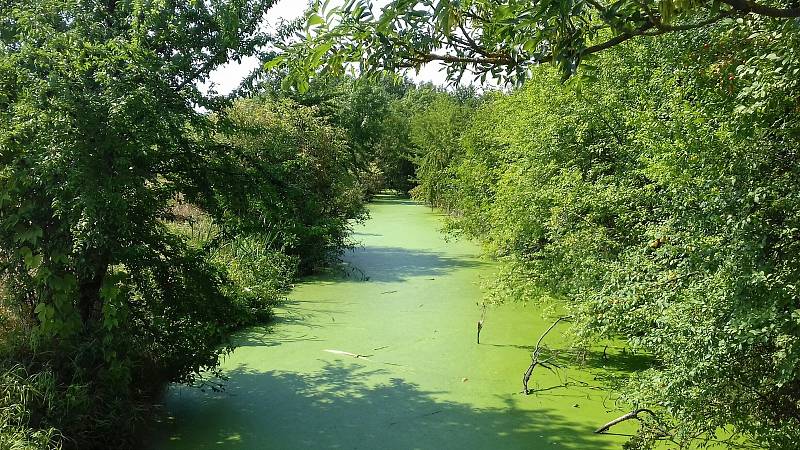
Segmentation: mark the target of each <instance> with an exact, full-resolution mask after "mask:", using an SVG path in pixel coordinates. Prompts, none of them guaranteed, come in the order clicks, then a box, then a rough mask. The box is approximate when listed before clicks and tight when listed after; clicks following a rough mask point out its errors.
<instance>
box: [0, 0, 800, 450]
mask: <svg viewBox="0 0 800 450" xmlns="http://www.w3.org/2000/svg"><path fill="white" fill-rule="evenodd" d="M401 3H402V5H401ZM412 3H415V2H394V3H392V4H391V5H394V8H395V9H394V10H392V9H389V10H388V11H389V12H391V13H392V14H386V13H384V15H383V16H382V17H381V18H380V19H375V23H376V24H377V25H376V26H382V27H385V28H384V29H379V30H378V31H379V33H377V34H371V35H357V34H355V33H354V31H353V29H352V28H348V27H352V23H349V22H348V21H347V20H346V19H347V15H348V14H350V15H351V16H353V17H355V16H358V19H359V21H358V24H360V25H359V26H370V24H371V23H372V22H370V20H369V19H370V17H368V16H364V14H365V12H364V10H359V9H358V8H359V5H360V4H361V2H350V9H347V8H344V9H340V10H336V11H335V12H338V13H340V14H342V15H343V16H344V19H343V20H342V21H341V24H340V25H339V26H331V27H330V29H328V28H327V27H328V25H327V24H326V23H325V22H326V20H327V19H328V16H326V15H324V14H317V12H315V10H310V11H309V13H308V14H307V15H306V17H305V19H304V21H303V23H300V22H298V23H294V24H288V25H286V27H285V28H284V29H283V30H281V32H280V33H278V34H277V35H275V36H270V35H266V34H264V33H263V32H262V31H260V28H259V23H260V21H261V20H262V19H263V15H264V13H265V12H266V11H267V10H268V9H269V7H270V6H271V4H272V2H271V1H268V0H261V1H249V2H239V1H231V2H225V1H217V2H210V3H209V4H207V5H206V4H198V3H195V2H189V1H175V2H172V3H171V5H172V6H171V7H169V8H167V7H166V6H165V5H163V4H161V3H159V2H124V1H119V2H114V1H112V2H100V1H97V2H92V1H90V2H79V1H68V0H37V1H33V2H16V1H13V0H6V1H5V2H2V1H0V288H2V292H1V293H0V392H2V395H0V448H32V449H33V448H60V447H63V448H110V447H118V448H125V447H134V446H135V445H136V443H137V434H136V433H137V430H138V429H139V428H140V425H141V424H142V423H145V422H146V420H147V417H148V415H149V414H150V411H151V409H150V405H151V403H152V402H153V401H154V400H155V399H156V397H157V395H158V394H159V393H160V391H161V389H162V388H163V387H164V385H165V384H166V383H168V382H180V383H189V384H194V385H196V386H198V387H200V388H210V389H216V388H220V387H221V386H220V384H219V383H220V379H219V378H218V377H217V376H218V375H220V374H219V373H217V371H216V370H215V368H216V367H217V366H218V364H219V361H220V358H221V357H223V356H224V355H225V354H226V353H227V352H229V351H230V350H231V346H230V344H229V342H230V341H229V337H230V335H231V333H233V332H235V331H236V330H239V329H241V328H243V327H246V326H249V325H253V324H259V323H264V322H265V321H267V320H269V317H270V314H271V308H272V307H273V306H274V305H275V304H277V303H278V302H280V301H281V299H282V298H283V296H284V295H285V294H286V292H287V291H288V290H289V289H290V288H291V286H292V283H293V282H294V280H295V279H296V277H297V276H300V275H305V274H310V273H314V272H318V271H321V270H330V269H331V268H332V267H335V265H336V261H337V258H338V256H339V255H340V252H341V251H342V250H343V249H345V248H347V247H348V246H349V245H351V243H350V241H349V238H348V235H349V230H350V226H351V224H352V223H354V221H359V220H364V219H365V218H366V209H365V202H367V201H368V200H369V199H370V197H371V196H372V195H374V194H376V193H377V192H379V191H381V190H385V189H392V190H396V191H399V192H410V194H411V195H412V196H413V197H414V198H416V199H419V200H422V201H425V202H427V203H429V204H431V205H433V206H436V207H439V208H441V209H443V210H444V211H446V212H448V213H449V216H450V218H449V219H448V221H447V225H446V229H447V230H448V231H449V232H452V233H455V234H458V235H464V236H468V237H470V238H475V239H478V240H480V241H482V242H484V243H485V247H486V250H487V253H488V254H489V255H490V256H491V257H494V258H497V259H499V260H501V261H502V262H503V265H502V270H501V272H500V274H499V275H498V279H497V280H496V281H495V282H494V283H493V285H492V286H491V289H490V291H489V292H488V294H487V295H488V296H489V298H490V299H491V300H494V301H513V300H522V301H528V302H541V303H547V304H555V305H559V306H560V307H563V308H564V309H565V310H566V311H568V317H569V322H570V323H571V326H570V332H571V334H572V337H573V342H574V345H575V346H585V345H589V344H591V343H592V342H596V341H597V340H599V339H606V338H612V339H622V340H624V341H625V342H626V343H627V345H628V346H629V347H630V348H631V349H632V350H634V351H637V352H641V353H644V354H648V355H651V356H652V363H651V364H650V366H649V367H647V368H646V369H644V370H642V371H639V372H636V373H633V374H632V375H631V376H630V377H628V378H625V379H620V380H616V384H615V385H614V386H613V387H614V388H615V389H618V390H619V392H620V393H621V394H622V395H623V399H624V400H625V401H626V402H628V403H629V404H630V405H631V406H632V407H633V408H646V409H648V410H650V411H652V412H653V414H651V415H642V416H641V417H640V424H641V427H640V430H639V433H638V434H637V435H636V436H635V437H634V438H632V439H631V441H630V442H629V443H628V444H627V445H628V446H629V447H630V448H649V447H651V446H653V445H656V444H657V443H658V442H663V441H665V440H666V441H668V442H671V443H672V444H674V445H678V446H683V447H692V446H698V445H702V444H703V442H708V439H711V438H717V439H729V440H731V442H737V443H741V442H744V443H747V444H752V445H756V446H761V447H766V448H793V445H795V443H796V442H798V441H800V303H798V293H797V283H798V278H799V277H800V261H798V260H797V256H796V255H797V254H798V250H800V249H798V242H800V239H799V238H800V235H798V233H800V232H799V231H798V230H800V195H799V194H798V193H799V192H800V191H798V188H797V186H798V185H800V184H798V181H800V180H799V179H798V176H799V175H800V169H798V167H797V166H798V165H797V162H798V151H799V150H800V148H799V147H800V52H799V50H798V48H800V45H798V44H800V42H799V41H800V33H799V31H800V30H799V29H798V28H800V24H799V23H798V21H797V20H796V19H791V18H790V19H786V18H781V17H778V18H775V17H770V16H769V15H768V14H759V13H758V12H753V11H749V12H747V11H745V12H742V11H739V10H737V9H735V5H733V6H730V5H729V7H728V6H724V5H728V3H727V2H726V3H723V7H721V6H720V4H719V3H717V5H718V6H717V12H716V13H714V14H720V15H724V17H720V18H719V19H718V20H714V21H711V20H702V19H703V18H704V17H706V16H703V14H706V15H708V14H711V13H706V12H705V11H700V12H698V11H697V10H695V9H692V8H690V7H687V6H680V5H678V6H674V4H673V3H671V2H670V5H673V6H674V8H673V9H670V8H672V7H668V8H666V9H659V10H658V11H659V12H658V14H660V16H659V17H660V19H659V20H661V21H662V22H659V23H661V24H662V28H658V29H664V30H666V31H664V32H663V33H659V34H664V36H659V37H657V38H656V37H651V38H640V39H632V37H633V36H640V35H642V34H644V33H645V32H644V31H643V32H642V34H638V35H637V34H635V33H634V31H631V29H628V28H625V27H626V26H627V25H625V24H624V23H622V24H621V23H617V22H614V20H617V19H619V18H620V17H623V16H624V17H627V18H629V19H630V18H631V17H633V18H634V19H630V20H634V21H636V20H638V21H645V22H644V23H645V25H646V24H647V23H650V22H647V20H652V19H651V18H646V17H645V16H637V15H636V13H634V12H631V10H630V8H631V4H635V3H636V2H633V3H629V2H618V3H614V5H618V7H617V9H616V10H614V14H612V13H611V12H608V11H606V12H607V16H603V18H602V20H601V19H598V18H595V19H594V20H598V21H600V23H606V24H608V23H612V29H614V30H616V31H615V32H616V33H617V34H616V36H626V34H625V33H627V34H629V35H631V36H629V37H628V38H626V39H622V40H620V42H619V43H617V44H615V45H613V46H609V47H608V48H604V49H602V51H597V52H595V51H592V52H587V51H586V50H587V49H593V46H592V45H591V44H592V42H595V41H599V40H600V39H601V38H602V37H604V36H605V35H603V34H602V33H599V34H596V35H590V34H586V35H582V38H583V41H580V43H581V45H583V51H582V52H581V51H577V50H576V49H579V47H580V45H578V44H576V42H577V41H576V42H573V41H570V42H569V43H570V45H572V47H570V46H566V45H565V46H564V47H558V49H559V50H560V51H562V53H555V54H553V56H551V57H550V58H551V60H552V62H554V64H531V65H530V66H526V67H522V68H521V69H520V67H519V64H508V65H510V66H513V67H511V68H510V69H508V72H504V71H503V70H505V69H502V67H504V63H507V62H508V61H509V60H503V59H502V57H505V56H503V55H502V54H501V53H502V52H496V53H497V54H496V55H494V56H492V55H488V56H487V55H480V54H479V53H480V52H478V51H477V50H475V52H477V53H476V54H467V53H465V52H463V51H462V53H461V56H460V57H459V58H460V59H458V60H455V61H448V60H446V59H437V58H430V59H428V60H427V61H430V60H443V61H444V62H445V63H446V64H448V66H447V67H448V71H449V72H448V73H449V74H450V75H451V76H452V77H453V78H454V79H458V78H459V77H461V75H462V74H463V72H464V70H465V69H466V68H467V66H468V65H470V64H475V65H477V66H476V67H477V69H476V70H477V72H478V81H480V77H481V76H484V79H485V78H486V76H487V75H491V76H493V77H495V78H498V79H500V80H505V79H507V80H509V81H514V80H516V81H517V82H518V85H517V86H516V87H514V88H513V89H510V90H509V91H508V92H483V91H480V90H476V89H472V88H450V89H447V90H445V89H442V88H437V87H434V86H415V85H413V84H412V83H410V82H408V81H406V80H404V79H403V78H402V76H401V75H400V72H397V71H398V70H399V69H401V68H402V67H404V66H403V64H404V63H403V61H406V63H407V62H408V61H409V60H410V61H411V63H410V64H407V65H406V66H408V65H410V66H412V67H414V65H415V64H421V63H423V62H426V57H425V56H424V55H425V53H424V52H425V51H428V52H429V53H428V55H430V54H434V53H432V52H433V51H434V50H436V48H437V47H434V46H432V45H433V44H431V43H429V42H428V41H424V40H419V39H416V38H415V37H414V36H410V37H409V36H408V35H403V34H402V33H400V32H399V31H398V32H397V33H396V34H397V36H400V37H399V38H398V37H397V36H394V35H392V33H391V27H390V25H391V23H392V21H395V22H401V23H402V20H407V21H408V22H407V23H413V24H417V25H418V24H419V22H415V21H421V20H424V21H426V22H425V23H429V24H433V25H431V26H433V27H434V28H435V29H436V30H439V31H437V32H440V33H441V32H442V31H441V30H450V31H452V30H457V29H458V28H459V27H460V28H461V30H462V31H464V30H465V27H464V26H463V24H460V23H459V22H458V21H459V20H462V18H464V17H467V18H468V17H469V16H468V14H467V13H469V12H470V11H477V12H475V13H474V14H478V17H479V18H480V19H481V20H483V19H484V18H485V17H484V16H482V15H481V14H485V15H489V16H490V19H491V20H486V21H484V22H481V23H482V25H483V26H485V27H486V28H482V29H480V34H481V36H482V37H483V38H484V39H485V40H487V42H489V43H492V44H494V45H496V46H500V47H502V45H501V44H503V43H504V42H506V41H504V39H505V40H509V39H510V40H512V41H513V42H511V44H509V45H510V47H511V48H515V49H517V50H516V51H517V52H518V53H517V55H518V54H519V52H529V53H530V54H531V55H534V56H531V57H530V58H529V60H530V61H534V62H535V61H536V60H537V58H539V59H541V60H543V62H548V61H544V59H543V58H540V57H539V56H537V55H539V54H540V53H541V46H540V45H539V44H540V43H538V44H537V42H534V43H533V44H530V43H529V42H528V41H524V42H517V41H516V39H518V35H517V34H513V33H511V32H510V31H508V30H506V31H503V30H504V28H503V27H502V26H501V25H503V24H505V22H503V21H504V20H508V17H525V16H523V15H522V14H521V13H520V14H516V15H514V14H513V13H514V11H513V9H511V10H508V11H506V10H504V9H503V7H506V5H504V4H502V2H494V3H493V2H484V1H476V2H466V3H465V4H464V5H461V6H459V7H460V8H464V10H465V11H467V13H463V14H462V15H459V14H456V13H453V14H452V15H451V14H450V12H452V11H449V10H443V9H432V10H431V11H433V12H432V13H431V14H429V15H427V16H426V15H425V14H412V15H411V18H410V19H409V18H408V17H406V18H405V19H403V17H405V16H403V8H404V7H407V6H408V5H406V4H409V5H410V4H412ZM444 3H445V2H437V3H436V4H437V5H439V4H444ZM495 3H497V4H495ZM588 3H592V2H588ZM733 3H736V2H733ZM448 4H449V3H448ZM511 4H513V5H511ZM527 4H532V2H509V5H511V6H508V8H513V7H517V8H519V7H524V6H525V5H527ZM576 4H581V5H584V6H585V3H584V2H579V3H576ZM487 5H488V6H487ZM520 5H522V6H520ZM626 5H627V6H626ZM701 5H702V6H705V4H701ZM623 6H625V7H623ZM781 6H784V5H781V3H780V2H775V5H772V6H771V7H772V8H773V9H776V10H778V8H779V7H781ZM789 6H791V5H789ZM451 7H452V8H456V7H455V6H452V5H451ZM470 8H472V9H470ZM482 8H483V9H482ZM492 8H494V9H492ZM625 8H628V9H625ZM698 8H699V7H698ZM795 9H796V7H795ZM443 11H444V12H443ZM547 11H548V12H547V13H548V14H551V13H552V11H550V10H547ZM620 11H621V12H620ZM687 11H689V12H692V13H695V14H700V15H701V22H703V24H702V26H696V27H689V26H686V24H685V23H684V22H680V19H676V22H672V25H664V23H666V22H667V20H668V19H667V16H668V15H669V14H672V15H673V16H676V17H680V15H681V14H687ZM737 11H738V13H737ZM788 11H793V10H792V9H790V10H788ZM445 12H446V14H445ZM456 12H458V10H457V11H456ZM649 12H650V13H651V14H656V13H654V12H653V11H649ZM712 13H713V11H712ZM576 15H577V16H580V14H576ZM615 17H616V19H615ZM643 17H645V18H643ZM651 17H652V16H651ZM708 17H709V18H715V17H716V15H713V16H708ZM789 17H791V16H789ZM444 18H446V20H444ZM612 19H613V20H612ZM620 20H621V19H620ZM705 22H707V23H705ZM365 24H366V25H365ZM491 24H495V25H497V27H496V28H489V25H491ZM645 25H639V26H638V28H635V30H639V29H641V28H643V27H644V26H645ZM309 26H316V27H318V28H319V27H321V28H323V29H324V31H325V32H324V33H320V34H319V36H320V40H319V41H314V40H312V39H310V38H309V36H311V35H308V34H306V35H305V37H306V38H305V39H300V40H299V41H298V38H297V35H298V33H299V34H300V36H301V37H302V36H303V33H308V29H307V28H308V27H309ZM472 26H473V27H474V26H475V24H472ZM517 26H519V25H517ZM653 26H655V25H653ZM614 27H618V29H616V28H614ZM664 27H671V28H673V29H670V30H667V28H664ZM466 28H468V29H470V30H472V28H471V27H466ZM651 28H652V27H651ZM401 29H402V27H399V26H398V28H397V30H401ZM648 29H649V28H648ZM397 30H395V31H397ZM487 30H488V31H487ZM619 30H622V31H619ZM626 30H627V31H626ZM356 31H357V30H356ZM423 31H424V30H423ZM516 31H517V32H519V30H516ZM573 31H575V30H573ZM645 31H646V30H645ZM667 31H669V32H667ZM348 33H349V34H348ZM381 33H384V34H385V35H386V36H390V37H392V38H393V39H405V40H401V41H400V42H403V43H405V44H406V45H407V46H409V47H408V48H412V49H413V48H416V49H422V50H418V51H417V52H416V53H413V52H412V53H411V55H410V56H409V55H408V54H405V55H403V54H398V51H397V48H403V47H398V46H397V42H392V41H387V42H390V43H392V44H394V45H387V44H386V42H383V43H382V41H381V39H378V38H375V36H378V37H380V36H382V35H381ZM493 33H494V34H493ZM503 33H505V34H503ZM620 33H621V34H620ZM430 34H431V35H434V36H435V35H436V34H435V33H430ZM471 34H475V35H477V34H479V33H478V31H475V32H474V33H466V31H465V33H464V34H463V35H467V36H469V35H471ZM578 34H579V33H577V32H575V33H574V35H575V36H577V35H578ZM463 35H459V36H461V37H457V39H464V38H463ZM348 36H356V37H357V38H358V39H361V42H359V41H358V39H356V40H351V41H348V40H347V37H348ZM559 36H563V34H561V35H559ZM570 36H572V35H570ZM575 36H573V38H575V39H577V38H576V37H575ZM489 38H492V39H494V40H492V39H489ZM387 39H388V38H387ZM453 39H456V38H453ZM342 42H345V43H348V44H347V46H345V45H343V44H342V45H341V46H338V45H339V44H340V43H342ZM453 42H455V44H453V45H455V46H458V45H462V44H458V42H457V41H455V40H454V41H453ZM465 42H466V41H465ZM549 42H555V40H553V39H551V41H549ZM482 43H483V42H480V43H476V42H471V43H470V42H466V43H465V44H463V46H465V47H466V48H473V50H474V47H477V48H480V47H479V44H482ZM440 44H441V43H440ZM451 44H452V43H451ZM268 45H273V46H275V48H278V49H279V50H277V51H269V52H264V51H263V50H262V49H263V48H264V46H268ZM315 45H316V46H315ZM576 45H578V46H577V47H576ZM359 46H363V47H359ZM520 49H522V50H520ZM570 49H571V50H570ZM361 51H363V53H359V52H361ZM571 51H572V53H570V52H571ZM575 51H577V53H575ZM276 53H278V54H279V56H277V57H276ZM387 53H388V54H387ZM484 53H486V52H484ZM245 55H258V56H260V57H262V58H263V59H264V61H265V66H264V67H263V69H262V70H260V71H259V72H258V73H256V74H254V75H253V77H251V78H250V79H249V80H247V83H246V84H245V86H243V88H242V89H241V90H240V91H239V92H237V93H236V94H235V95H232V96H229V97H220V96H216V95H214V94H213V93H204V92H201V91H200V90H199V89H198V88H197V87H196V82H197V81H200V80H203V79H204V78H205V77H207V76H208V74H209V73H210V72H211V71H212V70H213V69H214V68H216V67H218V66H219V65H221V64H223V63H225V62H227V61H229V60H237V59H239V58H242V57H243V56H245ZM363 55H366V57H365V59H364V61H363V63H364V67H363V68H362V69H363V70H362V74H363V75H364V76H363V77H360V78H353V77H352V76H349V75H347V74H346V73H345V71H342V70H336V69H337V67H340V66H341V67H344V66H346V65H347V64H348V63H349V61H351V60H352V59H353V57H354V56H356V57H359V58H361V57H362V56H363ZM435 55H438V54H435ZM476 55H477V56H476ZM559 55H560V56H559ZM515 57H517V56H515ZM337 58H338V59H337ZM414 58H416V59H414ZM492 58H493V59H492ZM521 59H524V58H521ZM514 61H516V60H514ZM514 61H512V62H514ZM319 66H324V67H323V68H322V69H321V70H320V69H319ZM520 70H522V72H524V74H522V75H521V74H520ZM309 74H311V75H312V76H309ZM201 107H202V108H201Z"/></svg>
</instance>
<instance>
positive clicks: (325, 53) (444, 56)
mask: <svg viewBox="0 0 800 450" xmlns="http://www.w3.org/2000/svg"><path fill="white" fill-rule="evenodd" d="M327 3H328V2H325V4H320V3H319V2H318V3H317V4H316V5H315V6H314V7H313V8H312V9H311V10H310V11H309V12H308V13H307V24H308V25H307V30H308V31H307V36H306V39H305V40H304V41H302V42H299V43H297V44H295V45H293V46H288V47H286V48H284V50H285V51H286V52H287V54H286V55H284V56H283V57H279V59H278V60H277V61H276V62H275V63H274V64H278V62H284V63H286V64H287V65H288V66H289V67H290V69H291V70H290V73H289V77H290V79H291V81H292V82H294V83H295V84H296V85H297V86H299V87H300V88H305V87H306V86H307V83H308V77H309V76H310V75H311V74H313V73H315V72H316V71H318V70H319V71H321V72H322V73H328V72H331V73H340V72H342V71H343V70H345V69H346V68H348V67H353V64H355V66H356V67H358V69H359V70H361V71H362V72H367V73H372V72H375V71H380V70H387V71H390V72H391V71H397V70H402V69H409V68H410V69H415V70H419V69H420V67H421V66H422V65H423V64H426V63H429V62H432V61H440V62H442V63H444V64H445V66H446V70H447V73H448V76H449V78H450V79H451V80H453V81H455V80H460V79H461V77H462V76H463V75H464V73H465V72H467V71H469V72H472V73H473V74H474V76H475V77H476V79H480V80H485V79H486V77H487V76H490V75H491V76H492V77H494V78H496V79H499V80H501V81H506V82H509V81H519V80H523V79H525V78H526V77H527V74H528V73H529V71H530V69H531V68H533V67H535V66H537V65H539V64H542V63H553V64H555V65H556V66H558V67H559V69H560V71H561V72H562V74H563V75H564V76H565V77H569V76H571V75H573V74H575V73H576V71H577V69H578V66H579V65H580V64H581V63H582V62H584V61H585V60H587V59H588V58H589V57H590V56H591V55H593V54H595V53H597V52H600V51H603V50H606V49H608V48H611V47H613V46H616V45H619V44H620V43H622V42H625V41H627V40H630V39H632V38H635V37H638V36H658V35H663V34H668V33H681V32H686V31H688V30H692V29H701V28H706V27H708V26H710V25H712V24H715V23H719V22H721V21H723V20H725V19H729V18H743V17H746V16H758V17H765V18H776V19H781V20H787V19H791V18H797V17H800V6H798V4H797V3H796V2H794V1H792V0H776V1H770V2H768V3H758V2H753V1H749V0H713V1H709V0H703V1H697V2H695V1H689V0H679V1H675V0H617V1H601V0H559V1H549V0H545V1H518V0H517V1H507V2H498V1H494V0H469V1H451V0H393V1H391V2H389V3H388V5H386V6H385V7H383V8H382V9H381V11H380V13H379V14H376V13H375V12H374V8H373V7H372V2H370V1H367V0H350V1H348V2H347V3H346V4H345V5H344V6H343V7H341V8H331V9H329V10H326V9H325V5H326V4H327ZM585 67H587V68H589V69H591V66H590V65H588V64H585Z"/></svg>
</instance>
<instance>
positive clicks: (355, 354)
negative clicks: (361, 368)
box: [323, 350, 372, 361]
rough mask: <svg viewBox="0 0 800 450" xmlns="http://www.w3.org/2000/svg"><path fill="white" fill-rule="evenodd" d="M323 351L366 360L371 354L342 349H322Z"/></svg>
mask: <svg viewBox="0 0 800 450" xmlns="http://www.w3.org/2000/svg"><path fill="white" fill-rule="evenodd" d="M323 351H325V352H328V353H333V354H334V355H344V356H352V357H353V358H360V359H366V360H367V361H369V358H368V357H369V356H372V355H359V354H358V353H350V352H345V351H342V350H323Z"/></svg>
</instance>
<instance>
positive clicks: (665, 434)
mask: <svg viewBox="0 0 800 450" xmlns="http://www.w3.org/2000/svg"><path fill="white" fill-rule="evenodd" d="M642 413H647V414H649V415H650V417H652V418H653V421H654V422H655V423H654V424H652V426H653V428H654V430H655V431H656V432H657V433H656V438H657V439H663V438H669V437H670V436H671V432H670V431H669V430H670V428H669V427H668V426H667V425H666V424H665V423H664V422H663V421H662V420H661V418H660V417H658V414H656V413H654V412H653V411H652V410H650V409H647V408H637V409H634V410H633V411H631V412H629V413H627V414H623V415H621V416H619V417H617V418H616V419H614V420H612V421H611V422H608V423H607V424H605V425H603V426H602V427H600V428H598V429H596V430H594V432H595V434H602V433H605V432H606V431H608V430H609V429H610V428H611V427H613V426H614V425H617V424H619V423H622V422H625V421H626V420H631V419H636V420H638V421H640V422H641V421H642V418H641V417H639V414H642Z"/></svg>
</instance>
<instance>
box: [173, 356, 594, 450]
mask: <svg viewBox="0 0 800 450" xmlns="http://www.w3.org/2000/svg"><path fill="white" fill-rule="evenodd" d="M229 375H230V381H229V385H228V388H227V390H226V391H225V392H222V393H218V394H215V396H214V397H212V398H210V399H208V398H206V399H204V400H203V401H197V400H194V401H191V402H189V404H187V405H184V407H183V408H181V411H179V414H178V415H177V416H178V417H180V418H181V419H180V420H181V421H185V422H191V423H192V424H193V425H192V427H191V429H192V430H193V431H192V435H191V436H183V435H180V434H178V433H174V434H172V435H171V437H170V440H171V441H173V443H175V444H181V443H183V444H188V446H187V447H186V448H225V449H257V448H366V449H371V448H385V449H410V448H431V449H439V448H543V447H550V446H552V445H553V444H554V443H555V442H558V443H559V444H561V445H560V446H567V447H571V448H589V447H592V446H593V444H594V445H596V441H593V440H592V434H591V432H590V430H591V428H592V427H591V426H590V425H591V424H585V423H575V422H574V421H572V420H571V419H570V418H569V417H565V416H563V415H561V414H558V413H555V412H552V411H548V410H547V409H539V410H537V411H529V410H523V409H519V408H517V406H516V404H515V403H516V400H515V399H513V398H508V399H507V400H506V401H505V406H504V407H498V408H480V409H476V408H473V407H471V406H470V405H468V404H462V403H456V402H452V401H444V400H439V399H437V397H439V396H441V394H444V393H443V392H426V391H424V390H421V389H420V387H419V386H418V385H415V384H413V383H408V382H406V381H404V380H401V379H398V378H390V377H389V376H388V373H387V372H386V371H384V370H383V369H381V368H370V367H365V366H364V365H361V364H358V363H351V362H342V361H336V362H330V363H325V365H324V366H323V367H322V368H321V369H320V370H318V371H316V372H312V373H296V372H277V371H273V372H255V371H251V370H248V369H246V368H245V367H240V368H238V369H235V370H233V371H231V372H230V373H229ZM376 378H377V379H379V380H382V381H378V382H376V381H375V379H376ZM226 397H238V398H237V400H236V402H235V404H236V407H235V408H233V407H231V406H230V404H231V402H229V401H225V400H226ZM169 421H172V422H173V423H172V425H173V426H174V425H175V423H174V421H175V419H174V418H170V419H168V422H169ZM179 428H181V429H185V428H183V427H179ZM197 433H200V435H198V434H197ZM198 443H202V444H201V446H199V447H198V446H197V444H198ZM179 446H180V445H179Z"/></svg>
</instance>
